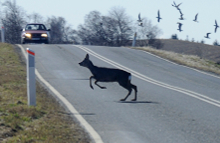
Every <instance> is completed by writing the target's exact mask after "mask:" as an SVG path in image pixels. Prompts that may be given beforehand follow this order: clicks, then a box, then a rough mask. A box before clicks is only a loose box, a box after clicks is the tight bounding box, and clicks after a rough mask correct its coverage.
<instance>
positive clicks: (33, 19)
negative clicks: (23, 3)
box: [27, 12, 44, 23]
mask: <svg viewBox="0 0 220 143" xmlns="http://www.w3.org/2000/svg"><path fill="white" fill-rule="evenodd" d="M43 19H44V17H43V16H42V15H40V14H39V13H35V12H34V13H32V14H30V15H27V21H28V23H44V22H43V21H44V20H43Z"/></svg>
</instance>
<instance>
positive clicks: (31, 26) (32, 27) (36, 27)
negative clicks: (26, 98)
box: [25, 24, 47, 30]
mask: <svg viewBox="0 0 220 143" xmlns="http://www.w3.org/2000/svg"><path fill="white" fill-rule="evenodd" d="M25 30H47V29H46V27H45V26H44V25H43V24H28V25H27V26H26V28H25Z"/></svg>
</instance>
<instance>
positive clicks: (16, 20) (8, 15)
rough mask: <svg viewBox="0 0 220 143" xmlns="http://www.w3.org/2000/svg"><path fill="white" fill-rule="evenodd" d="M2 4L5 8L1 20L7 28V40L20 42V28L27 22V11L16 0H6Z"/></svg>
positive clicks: (13, 42)
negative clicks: (12, 0)
mask: <svg viewBox="0 0 220 143" xmlns="http://www.w3.org/2000/svg"><path fill="white" fill-rule="evenodd" d="M2 6H3V7H4V10H3V16H2V19H1V20H2V25H3V27H4V29H5V41H6V42H8V43H12V44H15V43H20V34H21V32H20V30H21V29H22V27H23V26H24V24H25V23H26V22H25V18H24V17H25V12H24V10H23V9H22V8H21V7H19V6H17V5H16V2H15V1H14V2H11V1H10V0H6V1H5V2H4V3H3V4H2Z"/></svg>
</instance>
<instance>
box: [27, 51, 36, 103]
mask: <svg viewBox="0 0 220 143" xmlns="http://www.w3.org/2000/svg"><path fill="white" fill-rule="evenodd" d="M27 53H28V56H27V94H28V105H29V106H36V84H35V52H34V51H33V50H31V49H29V48H27Z"/></svg>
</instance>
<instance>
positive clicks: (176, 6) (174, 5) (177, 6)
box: [172, 1, 182, 10]
mask: <svg viewBox="0 0 220 143" xmlns="http://www.w3.org/2000/svg"><path fill="white" fill-rule="evenodd" d="M181 4H182V3H180V4H178V5H176V3H175V1H173V4H172V6H173V7H175V8H177V10H180V8H179V6H180V5H181Z"/></svg>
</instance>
